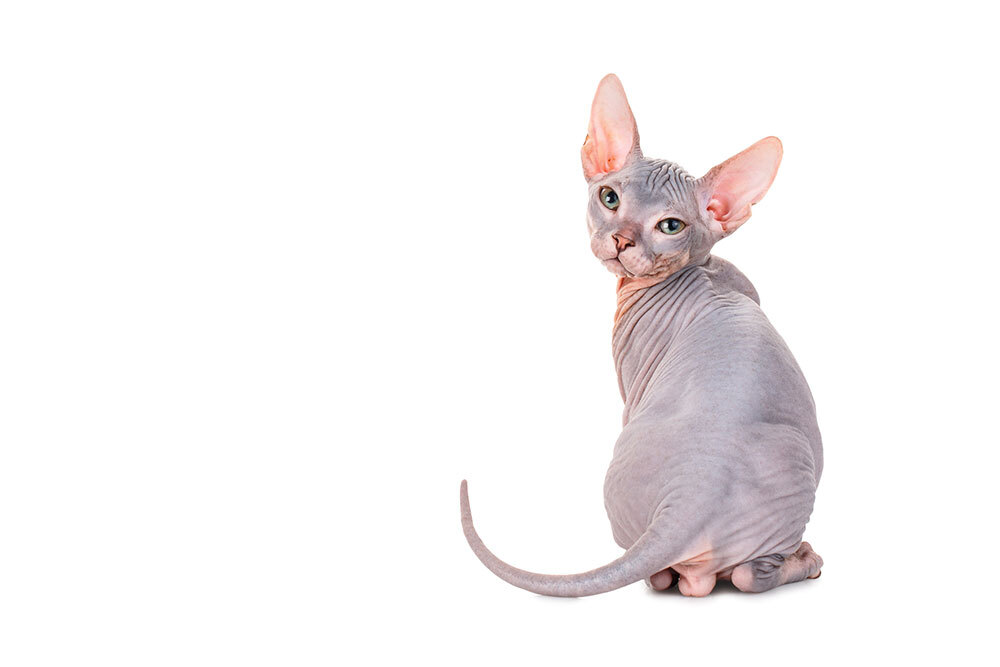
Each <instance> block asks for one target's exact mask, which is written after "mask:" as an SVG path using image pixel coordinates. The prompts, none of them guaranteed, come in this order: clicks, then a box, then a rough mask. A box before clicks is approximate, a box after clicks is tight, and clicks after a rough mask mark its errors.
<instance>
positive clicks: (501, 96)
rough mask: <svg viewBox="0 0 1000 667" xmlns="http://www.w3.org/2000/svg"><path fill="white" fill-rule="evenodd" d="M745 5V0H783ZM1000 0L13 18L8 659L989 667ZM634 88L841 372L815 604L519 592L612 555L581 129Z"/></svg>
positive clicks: (6, 238)
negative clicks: (766, 168)
mask: <svg viewBox="0 0 1000 667" xmlns="http://www.w3.org/2000/svg"><path fill="white" fill-rule="evenodd" d="M751 7H752V8H751ZM985 7H987V3H977V4H971V3H968V4H966V3H960V2H949V3H934V4H933V5H928V6H927V7H924V6H922V5H921V3H905V4H903V3H900V4H898V5H888V4H887V5H882V4H880V3H874V2H865V3H857V4H855V3H834V4H829V3H827V4H824V5H816V4H810V3H789V4H787V5H783V6H782V5H772V6H769V7H766V8H764V7H762V6H761V5H760V4H759V3H733V4H728V5H725V4H708V3H693V2H683V3H681V2H677V3H671V2H657V3H649V4H648V5H632V4H628V3H620V2H606V3H593V4H587V3H574V4H573V5H567V6H564V7H559V8H555V7H553V8H551V9H550V8H548V7H547V6H545V5H543V3H537V2H536V3H529V4H518V3H502V4H499V5H496V6H495V8H492V9H483V8H481V7H480V5H479V4H478V3H463V4H455V5H452V6H437V5H432V4H427V3H410V4H407V5H400V6H379V7H376V6H374V5H368V4H365V3H355V4H354V5H351V6H341V5H337V4H329V3H316V4H300V3H256V2H254V3H229V4H226V3H204V2H190V3H187V2H171V3H158V4H155V5H154V4H150V3H125V2H122V3H65V4H51V3H41V2H36V3H6V4H4V6H3V9H2V10H0V96H2V103H0V447H2V449H0V457H2V459H0V662H2V663H3V664H5V665H31V664H62V665H66V664H87V663H89V664H100V665H112V664H118V665H153V664H163V665H167V664H170V665H176V664H206V665H219V664H239V665H249V664H271V665H319V664H539V663H543V662H544V663H554V664H602V665H608V664H617V663H620V662H622V661H643V664H653V662H652V661H655V662H658V663H671V664H672V663H676V664H691V663H692V662H695V661H697V663H698V664H706V663H707V664H720V665H722V664H769V665H770V664H776V663H777V664H815V663H817V662H818V663H820V664H824V663H827V662H831V661H835V662H837V663H843V662H844V661H845V660H851V661H857V662H860V663H861V664H868V663H871V662H874V661H875V660H879V661H886V660H889V661H893V662H899V661H902V660H907V661H910V662H912V661H914V660H920V659H923V660H928V661H937V662H940V661H945V660H949V661H952V662H953V664H954V663H957V662H958V661H966V663H968V662H970V661H971V662H973V663H975V662H983V661H985V660H986V659H987V657H988V656H989V655H993V657H994V658H995V647H994V646H993V644H992V642H993V640H992V635H993V634H995V628H994V625H995V621H996V614H995V609H994V608H993V605H994V604H995V600H996V596H997V587H996V583H995V582H996V577H997V566H996V565H997V564H996V562H995V560H996V557H997V554H998V552H1000V550H998V546H1000V544H998V540H997V533H996V523H997V519H996V516H997V509H998V507H997V505H998V503H997V496H996V470H997V464H998V463H1000V457H998V454H997V445H998V436H997V423H996V418H995V414H996V406H997V387H996V378H997V371H998V364H997V353H996V340H997V327H996V325H995V310H996V306H997V296H996V294H997V292H996V271H997V262H996V252H995V247H996V245H997V243H998V241H1000V234H998V231H997V229H998V227H997V223H998V214H997V210H998V207H997V192H998V187H997V185H998V183H997V181H998V173H997V168H996V165H997V160H996V155H997V149H998V140H997V139H998V136H997V134H998V132H997V122H996V119H997V115H998V108H997V107H998V105H997V101H996V62H997V58H998V53H997V47H996V46H995V34H994V32H995V31H994V28H995V25H996V17H995V16H994V15H990V14H989V13H987V10H986V9H984V8H985ZM607 72H616V73H617V74H618V75H619V76H620V77H621V79H622V81H623V82H624V85H625V88H626V90H627V92H628V94H629V97H630V101H631V104H632V108H633V109H634V111H635V115H636V118H637V120H638V124H639V129H640V133H641V136H642V143H643V148H644V150H645V152H646V154H647V155H650V156H655V157H664V158H669V159H672V160H675V161H677V162H679V163H680V164H682V165H684V166H685V167H686V168H688V170H690V171H691V172H693V173H696V174H701V173H703V172H704V171H706V170H707V169H708V168H710V167H711V166H712V165H714V164H716V163H717V162H720V161H722V160H723V159H725V158H727V157H729V156H730V155H732V154H734V153H736V152H737V151H739V150H742V149H743V148H745V147H747V146H749V145H750V144H751V143H753V142H754V141H756V140H758V139H760V138H762V137H764V136H767V135H770V134H775V135H777V136H779V137H780V138H781V139H782V140H783V142H784V146H785V159H784V163H783V165H782V167H781V170H780V172H779V174H778V178H777V180H776V182H775V184H774V186H773V187H772V189H771V191H770V192H769V193H768V196H767V197H766V198H765V199H764V201H763V202H762V203H761V204H760V205H759V206H757V207H756V208H755V214H754V217H753V218H752V219H751V221H750V222H748V223H747V224H746V225H744V226H743V227H742V228H741V229H740V230H739V231H738V232H737V233H736V234H735V235H734V236H733V237H732V238H730V239H727V240H725V241H724V242H722V243H721V244H720V245H719V246H718V248H717V252H718V254H720V255H721V256H723V257H725V258H727V259H729V260H731V261H733V262H734V263H735V264H736V265H737V266H738V267H740V268H741V269H742V270H743V271H744V272H745V273H746V274H747V275H748V276H749V277H750V278H751V280H753V281H754V283H755V284H756V286H757V288H758V290H759V292H760V294H761V296H762V301H763V306H764V309H765V312H767V314H768V316H769V317H770V318H771V320H772V321H773V322H774V324H775V325H776V326H777V328H778V330H779V331H780V332H781V333H782V335H783V336H784V337H785V338H786V340H787V342H788V343H789V345H790V347H791V348H792V350H793V351H794V353H795V354H796V356H797V358H798V360H799V362H800V364H801V366H802V368H803V370H804V371H805V374H806V376H807V378H808V379H809V381H810V383H811V385H812V388H813V391H814V394H815V398H816V402H817V405H818V410H819V418H820V426H821V428H822V430H823V433H824V437H825V443H826V456H827V467H826V472H825V475H824V478H823V482H822V485H821V487H820V490H819V494H818V498H817V504H816V510H815V513H814V515H813V520H812V522H811V523H810V525H809V528H808V529H807V533H806V536H807V539H809V540H810V541H811V542H812V544H813V545H814V547H815V548H816V549H817V551H818V552H819V553H820V554H821V555H822V556H823V557H824V559H825V560H826V567H825V568H824V572H823V577H822V579H820V580H818V581H812V582H806V583H802V584H796V585H792V586H788V587H784V588H782V589H778V590H775V591H772V592H770V593H766V594H763V595H758V596H750V595H743V594H740V593H738V592H736V591H735V590H734V589H732V587H730V586H728V584H727V585H720V586H719V587H718V588H717V590H716V592H715V593H713V594H712V595H711V596H710V597H708V598H705V599H688V598H682V597H681V596H680V595H678V594H677V593H676V592H672V593H668V594H665V595H656V594H653V593H651V592H649V591H647V590H646V589H645V587H643V586H642V585H641V584H639V585H634V586H630V587H627V588H625V589H622V590H619V591H616V592H614V593H610V594H606V595H603V596H598V597H594V598H586V599H581V600H559V599H549V598H543V597H539V596H535V595H531V594H529V593H526V592H524V591H521V590H519V589H515V588H513V587H510V586H508V585H507V584H504V583H503V582H501V581H500V580H498V579H496V578H495V577H494V576H493V575H492V574H490V573H489V572H488V571H486V570H485V568H483V567H482V566H481V565H480V563H479V562H478V561H477V560H476V559H475V557H474V556H473V555H472V553H471V551H470V550H469V549H468V547H467V545H466V544H465V541H464V538H463V537H462V534H461V530H460V525H459V512H458V486H459V481H460V480H461V479H463V478H468V479H469V483H470V491H471V498H472V504H473V509H474V513H475V516H476V522H477V526H478V528H479V530H480V532H481V534H482V535H483V538H484V539H485V541H486V543H487V544H488V545H489V546H491V547H492V548H493V549H494V550H495V551H496V552H497V553H498V555H500V556H501V557H502V558H504V559H506V560H509V561H510V562H511V563H513V564H515V565H518V566H521V567H525V568H528V569H533V570H536V571H542V572H576V571H581V570H586V569H590V568H592V567H596V566H598V565H601V564H603V563H605V562H607V561H609V560H611V559H613V558H615V557H616V556H617V555H618V554H619V553H620V550H619V549H618V548H617V547H616V546H615V544H614V543H613V541H612V539H611V535H610V529H609V526H608V523H607V520H606V517H605V514H604V509H603V498H602V483H603V477H604V470H605V466H606V465H607V463H608V461H609V459H610V456H611V448H612V445H613V443H614V441H615V438H616V436H617V432H618V428H619V425H620V418H621V400H620V397H619V395H618V389H617V384H616V378H615V375H614V369H613V365H612V361H611V354H610V335H611V321H612V313H613V310H614V282H615V281H614V278H613V277H612V276H611V275H610V274H608V273H607V272H606V271H605V270H604V269H603V268H602V267H601V266H600V265H599V264H598V262H597V260H596V259H594V258H593V257H592V256H591V254H590V251H589V247H588V242H587V237H586V232H585V226H584V210H585V198H586V189H585V185H584V180H583V178H582V174H581V169H580V164H579V157H578V155H579V147H580V144H581V143H582V141H583V138H584V134H585V131H586V125H587V117H588V113H589V108H590V102H591V98H592V95H593V93H594V89H595V87H596V85H597V82H598V81H599V80H600V78H601V77H602V76H603V75H604V74H606V73H607Z"/></svg>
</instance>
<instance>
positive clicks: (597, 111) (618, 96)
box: [580, 74, 642, 180]
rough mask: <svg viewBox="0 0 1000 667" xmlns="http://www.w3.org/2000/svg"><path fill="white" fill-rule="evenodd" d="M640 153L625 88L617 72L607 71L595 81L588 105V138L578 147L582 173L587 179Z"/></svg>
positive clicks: (617, 166)
mask: <svg viewBox="0 0 1000 667" xmlns="http://www.w3.org/2000/svg"><path fill="white" fill-rule="evenodd" d="M641 156H642V153H641V152H640V151H639V131H638V130H637V129H636V127H635V118H634V117H633V116H632V109H630V108H629V106H628V100H627V99H625V89H624V88H622V82H621V81H619V80H618V77H617V76H615V75H614V74H609V75H607V76H606V77H604V78H603V79H601V83H600V84H598V86H597V93H596V94H595V95H594V104H593V106H592V107H591V108H590V126H589V127H588V128H587V139H586V141H584V142H583V148H582V149H580V157H581V158H582V160H583V173H584V175H586V177H587V180H590V179H591V178H594V177H595V176H598V175H600V174H607V173H610V172H612V171H618V170H619V169H621V168H622V167H623V166H624V165H625V163H626V162H627V161H628V160H629V159H631V158H633V157H641Z"/></svg>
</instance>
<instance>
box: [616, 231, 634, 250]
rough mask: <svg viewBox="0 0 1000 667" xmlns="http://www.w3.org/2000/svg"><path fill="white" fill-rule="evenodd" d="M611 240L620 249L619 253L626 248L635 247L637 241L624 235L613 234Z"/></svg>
mask: <svg viewBox="0 0 1000 667" xmlns="http://www.w3.org/2000/svg"><path fill="white" fill-rule="evenodd" d="M611 238H612V239H614V241H615V247H616V248H618V252H621V251H622V250H624V249H625V248H627V247H629V246H631V245H635V241H633V240H632V239H630V238H629V237H627V236H625V235H624V234H612V235H611Z"/></svg>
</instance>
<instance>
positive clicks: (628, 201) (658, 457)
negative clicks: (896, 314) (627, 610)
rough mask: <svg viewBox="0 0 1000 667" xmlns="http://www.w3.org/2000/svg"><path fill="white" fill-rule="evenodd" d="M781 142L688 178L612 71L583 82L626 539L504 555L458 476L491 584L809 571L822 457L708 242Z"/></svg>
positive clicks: (788, 366) (737, 281) (555, 586)
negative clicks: (653, 147) (607, 286)
mask: <svg viewBox="0 0 1000 667" xmlns="http://www.w3.org/2000/svg"><path fill="white" fill-rule="evenodd" d="M781 154H782V149H781V142H780V141H778V139H777V138H775V137H768V138H766V139H762V140H760V141H758V142H757V143H756V144H754V145H753V146H751V147H750V148H748V149H746V150H745V151H743V152H742V153H739V154H738V155H736V156H735V157H732V158H730V159H729V160H726V161H725V162H723V163H722V164H720V165H718V166H717V167H714V168H713V169H711V170H710V171H709V172H708V173H707V174H706V175H705V176H703V177H701V178H694V177H692V176H690V175H689V174H688V173H687V172H685V171H684V170H683V169H681V168H680V167H679V166H677V165H676V164H674V163H672V162H667V161H665V160H653V159H649V158H646V157H643V155H642V152H641V150H640V149H639V134H638V130H637V129H636V125H635V118H634V117H633V116H632V110H631V109H630V108H629V104H628V101H627V100H626V98H625V90H624V89H623V88H622V85H621V82H620V81H619V80H618V78H617V77H616V76H614V75H613V74H609V75H608V76H606V77H605V78H604V79H603V80H602V81H601V83H600V85H599V86H598V88H597V94H596V95H595V97H594V104H593V107H592V109H591V116H590V126H589V129H588V135H587V139H586V141H585V142H584V144H583V149H582V151H581V155H582V158H583V171H584V175H585V176H586V178H587V184H588V186H589V203H588V207H587V225H588V228H589V231H590V245H591V249H592V250H593V252H594V254H595V255H596V256H597V258H598V259H599V260H601V262H602V263H603V264H604V266H605V267H607V268H608V269H609V270H610V271H611V272H612V273H614V274H615V275H617V276H619V278H618V307H617V310H616V312H615V323H614V333H613V350H614V359H615V367H616V369H617V371H618V379H619V387H620V389H621V393H622V398H623V399H624V401H625V411H624V415H623V419H622V421H623V424H624V427H623V429H622V433H621V436H620V437H619V438H618V442H617V443H616V445H615V449H614V456H613V458H612V460H611V465H610V467H609V469H608V474H607V478H606V480H605V484H604V498H605V507H606V508H607V512H608V517H609V518H610V520H611V529H612V532H613V534H614V538H615V541H616V542H617V543H618V544H619V545H620V546H621V547H622V548H624V549H626V551H625V553H624V554H623V555H622V556H621V558H619V559H617V560H615V561H614V562H612V563H609V564H608V565H605V566H603V567H599V568H597V569H595V570H591V571H589V572H584V573H581V574H571V575H546V574H535V573H532V572H526V571H524V570H519V569H517V568H515V567H512V566H511V565H508V564H507V563H505V562H503V561H502V560H500V559H499V558H497V557H496V556H495V555H493V553H492V552H491V551H490V550H489V549H487V548H486V546H485V545H484V544H483V541H482V540H481V539H480V537H479V535H478V534H477V533H476V530H475V528H474V527H473V525H472V512H471V510H470V508H469V495H468V489H467V485H466V482H465V481H463V482H462V486H461V507H462V526H463V528H464V530H465V536H466V538H467V539H468V541H469V545H470V546H471V547H472V550H473V551H474V552H475V554H476V555H477V556H478V557H479V559H480V560H481V561H482V562H483V564H485V565H486V567H487V568H489V569H490V570H491V571H492V572H493V573H494V574H496V575H497V576H498V577H500V578H501V579H503V580H504V581H507V582H509V583H511V584H513V585H515V586H519V587H521V588H524V589H526V590H529V591H533V592H535V593H540V594H543V595H556V596H564V597H579V596H584V595H594V594H596V593H604V592H606V591H610V590H614V589H616V588H620V587H622V586H626V585H628V584H631V583H634V582H637V581H639V580H641V579H645V580H646V581H647V583H648V584H649V585H650V586H651V587H652V588H654V589H656V590H665V589H667V588H670V587H671V586H672V585H673V584H674V583H675V582H676V583H677V584H678V588H679V589H680V591H681V593H683V594H684V595H691V596H703V595H707V594H708V593H710V592H711V591H712V589H713V587H714V586H715V583H716V581H717V579H730V580H731V581H732V582H733V584H734V585H735V586H736V588H738V589H740V590H741V591H748V592H761V591H766V590H769V589H771V588H774V587H775V586H779V585H781V584H786V583H790V582H794V581H801V580H803V579H806V578H810V579H814V578H816V577H818V576H819V575H820V568H821V567H822V565H823V560H822V559H821V558H820V557H819V556H818V555H817V554H816V552H814V551H813V550H812V548H811V547H810V546H809V544H808V543H807V542H803V541H802V534H803V532H804V531H805V527H806V523H807V522H808V520H809V515H810V513H811V512H812V507H813V500H814V497H815V493H816V486H817V484H818V483H819V478H820V473H821V472H822V469H823V447H822V442H821V440H820V433H819V428H818V426H817V424H816V408H815V405H814V403H813V399H812V395H811V394H810V392H809V387H808V385H807V384H806V380H805V378H804V377H803V375H802V371H801V370H799V367H798V364H796V362H795V359H794V358H793V357H792V353H791V352H790V351H789V350H788V347H787V346H786V345H785V342H784V341H783V340H782V339H781V337H780V336H779V335H778V333H777V332H776V331H775V330H774V327H772V326H771V323H770V322H769V321H768V320H767V318H766V317H765V316H764V313H763V312H762V311H761V309H760V306H759V303H760V301H759V299H758V297H757V292H756V290H755V289H754V287H753V285H751V284H750V281H749V280H748V279H747V278H746V277H745V276H744V275H743V274H742V273H740V271H739V270H738V269H737V268H736V267H735V266H733V265H732V264H730V263H729V262H726V261H725V260H723V259H720V258H718V257H715V256H713V255H712V254H711V250H712V246H714V245H715V243H716V242H717V241H718V240H719V239H721V238H723V237H725V236H728V235H729V234H732V233H733V232H734V231H735V230H736V228H737V227H739V226H740V225H742V224H743V223H744V222H746V220H747V219H748V218H749V217H750V207H751V206H752V205H753V204H756V203H757V202H759V201H760V200H761V198H762V197H763V196H764V193H765V192H767V189H768V188H769V187H770V185H771V182H772V181H773V180H774V176H775V174H776V172H777V170H778V164H779V163H780V162H781Z"/></svg>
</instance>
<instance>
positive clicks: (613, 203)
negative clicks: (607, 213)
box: [598, 186, 619, 211]
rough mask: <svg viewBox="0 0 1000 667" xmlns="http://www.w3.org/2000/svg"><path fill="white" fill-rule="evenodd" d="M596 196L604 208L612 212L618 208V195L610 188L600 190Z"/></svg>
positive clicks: (605, 187)
mask: <svg viewBox="0 0 1000 667" xmlns="http://www.w3.org/2000/svg"><path fill="white" fill-rule="evenodd" d="M598 196H599V197H600V198H601V203H602V204H604V207H605V208H608V209H610V210H612V211H613V210H615V209H616V208H618V203H619V202H618V193H617V192H615V191H614V190H612V189H611V188H609V187H607V186H604V187H603V188H601V192H600V194H599V195H598Z"/></svg>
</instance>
